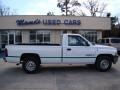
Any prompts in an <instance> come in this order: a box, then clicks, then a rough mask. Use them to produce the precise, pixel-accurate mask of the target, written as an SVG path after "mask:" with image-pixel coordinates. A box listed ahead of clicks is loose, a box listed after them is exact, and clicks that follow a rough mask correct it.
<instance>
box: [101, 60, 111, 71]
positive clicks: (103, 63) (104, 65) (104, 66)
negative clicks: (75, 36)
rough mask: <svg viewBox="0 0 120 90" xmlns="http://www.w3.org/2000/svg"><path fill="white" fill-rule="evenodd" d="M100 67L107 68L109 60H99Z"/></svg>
mask: <svg viewBox="0 0 120 90" xmlns="http://www.w3.org/2000/svg"><path fill="white" fill-rule="evenodd" d="M100 67H101V68H102V69H107V68H108V67H109V61H108V60H102V61H101V62H100Z"/></svg>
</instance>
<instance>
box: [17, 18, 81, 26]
mask: <svg viewBox="0 0 120 90" xmlns="http://www.w3.org/2000/svg"><path fill="white" fill-rule="evenodd" d="M16 24H17V25H18V26H23V25H37V24H42V25H60V24H64V25H80V24H81V21H80V20H71V19H65V20H63V21H61V20H60V19H56V20H53V19H43V20H40V19H36V20H31V21H27V20H25V19H19V20H16Z"/></svg>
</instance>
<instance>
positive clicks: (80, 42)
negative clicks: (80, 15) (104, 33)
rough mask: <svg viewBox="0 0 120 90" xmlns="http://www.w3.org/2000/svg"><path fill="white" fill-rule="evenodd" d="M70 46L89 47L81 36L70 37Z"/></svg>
mask: <svg viewBox="0 0 120 90" xmlns="http://www.w3.org/2000/svg"><path fill="white" fill-rule="evenodd" d="M68 45H69V46H89V44H88V42H87V41H85V40H84V39H83V38H81V37H80V36H72V35H69V36H68Z"/></svg>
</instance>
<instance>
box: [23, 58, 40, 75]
mask: <svg viewBox="0 0 120 90" xmlns="http://www.w3.org/2000/svg"><path fill="white" fill-rule="evenodd" d="M22 68H23V70H24V71H25V72H26V73H29V74H33V73H37V72H38V71H39V69H40V63H39V62H38V59H37V58H35V57H25V58H24V59H23V63H22Z"/></svg>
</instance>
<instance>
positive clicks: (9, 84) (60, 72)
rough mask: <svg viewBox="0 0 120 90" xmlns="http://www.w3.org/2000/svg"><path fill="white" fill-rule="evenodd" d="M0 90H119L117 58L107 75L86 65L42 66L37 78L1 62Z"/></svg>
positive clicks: (119, 77)
mask: <svg viewBox="0 0 120 90" xmlns="http://www.w3.org/2000/svg"><path fill="white" fill-rule="evenodd" d="M0 90H120V58H119V62H118V63H117V64H115V65H113V66H112V68H111V70H110V71H108V72H98V71H96V70H95V69H94V68H88V67H87V66H86V65H42V68H41V71H40V72H39V73H37V74H26V73H24V71H23V70H22V68H21V65H20V66H16V65H15V64H13V63H12V64H11V63H5V62H3V61H2V60H1V59H0Z"/></svg>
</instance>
